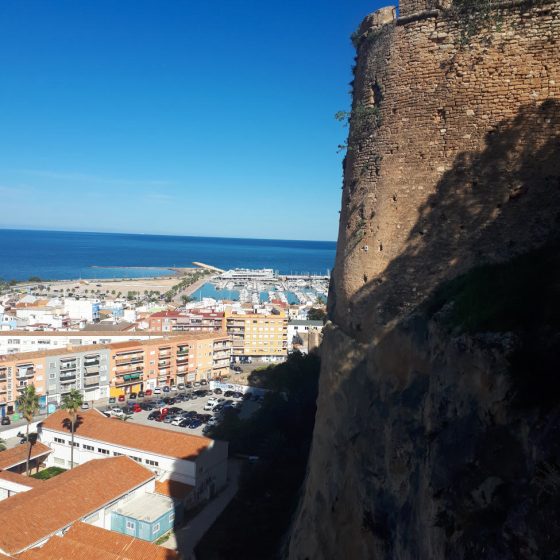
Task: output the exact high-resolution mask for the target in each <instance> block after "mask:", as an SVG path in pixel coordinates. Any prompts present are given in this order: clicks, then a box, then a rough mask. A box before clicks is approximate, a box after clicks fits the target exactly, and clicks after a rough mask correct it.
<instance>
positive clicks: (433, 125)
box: [330, 1, 560, 340]
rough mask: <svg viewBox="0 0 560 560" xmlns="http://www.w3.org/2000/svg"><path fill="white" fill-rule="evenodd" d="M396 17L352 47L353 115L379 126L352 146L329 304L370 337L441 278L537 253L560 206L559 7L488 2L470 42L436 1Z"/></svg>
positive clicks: (405, 7)
mask: <svg viewBox="0 0 560 560" xmlns="http://www.w3.org/2000/svg"><path fill="white" fill-rule="evenodd" d="M421 8H427V10H425V11H423V12H417V11H418V10H420V9H421ZM415 11H416V13H415ZM395 12H396V10H395V9H394V8H384V9H382V10H379V11H378V12H376V13H374V14H372V15H371V16H368V17H367V18H366V19H365V20H364V22H363V23H362V25H361V27H360V29H359V31H358V36H357V39H356V40H357V45H358V46H357V51H358V56H357V64H356V68H355V82H354V108H356V107H357V106H373V105H375V106H376V108H377V109H376V110H378V112H379V120H378V123H377V124H376V125H373V126H370V127H369V131H368V132H367V133H365V134H364V133H361V134H357V135H355V137H354V138H353V136H352V132H351V135H350V147H349V148H350V149H349V151H348V154H347V157H346V160H345V166H344V172H345V173H344V177H345V180H344V188H343V194H342V211H341V219H340V230H339V240H338V254H337V259H336V266H335V272H334V290H333V291H332V296H331V302H330V304H331V315H332V318H333V320H334V322H335V323H337V324H338V325H340V326H341V327H342V328H344V330H345V331H346V332H347V333H349V334H352V335H354V336H357V337H358V338H360V339H365V340H368V339H371V338H372V337H374V336H375V335H376V333H377V332H378V331H379V329H382V328H384V327H385V326H387V325H388V324H391V322H392V321H394V320H396V319H398V318H399V317H400V316H402V314H403V312H406V310H407V309H410V308H412V307H414V306H415V305H416V304H418V303H419V302H420V301H421V300H422V299H423V298H424V297H425V296H426V295H427V294H428V293H429V292H430V290H431V289H432V288H433V287H434V286H435V285H437V284H438V283H439V282H441V281H442V280H443V279H446V278H450V277H452V276H454V275H457V274H459V273H461V272H463V271H464V270H466V269H468V268H469V267H470V266H472V264H473V263H475V262H477V263H480V262H483V261H484V260H499V259H503V258H507V257H509V256H511V255H512V254H514V253H517V252H522V251H523V250H525V249H527V248H528V247H530V246H533V245H534V244H538V243H540V242H542V241H543V240H544V239H545V238H546V237H547V234H548V232H549V231H550V230H551V229H554V227H555V225H556V222H555V220H556V218H557V216H556V214H554V212H553V211H552V210H553V209H557V208H558V205H557V203H556V202H557V200H558V188H557V181H558V176H559V174H560V173H559V164H558V162H553V161H550V160H546V158H547V156H548V154H549V152H550V149H551V142H554V141H556V142H557V141H558V130H559V126H558V125H559V118H560V117H559V112H560V111H559V107H558V103H560V65H559V63H558V61H559V59H560V17H559V14H560V10H559V4H558V2H543V3H539V4H538V5H534V4H531V3H517V4H514V3H512V2H510V3H507V4H497V5H496V8H495V9H494V10H493V11H492V13H491V14H490V17H487V18H486V19H482V20H481V21H480V22H479V26H480V30H479V31H478V32H476V33H475V34H473V35H472V36H468V35H466V34H467V32H468V21H467V20H466V19H465V16H461V15H459V16H458V15H456V14H455V13H454V12H452V11H449V10H442V9H440V10H438V9H435V5H434V4H433V3H430V4H429V5H426V4H424V5H421V3H420V2H418V1H414V2H403V3H401V6H400V13H401V17H400V18H398V19H397V18H396V17H395ZM471 33H472V31H471ZM462 43H463V44H462ZM352 127H354V128H356V126H355V123H354V124H353V123H351V130H352ZM528 177H530V183H531V184H530V185H529V184H528V181H527V180H526V179H527V178H528ZM555 181H556V183H555ZM547 201H548V202H547ZM532 205H534V206H535V213H534V214H533V215H532V216H531V219H529V220H527V212H526V211H527V208H528V207H531V206H532ZM385 286H387V287H386V288H385Z"/></svg>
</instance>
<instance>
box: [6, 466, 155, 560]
mask: <svg viewBox="0 0 560 560" xmlns="http://www.w3.org/2000/svg"><path fill="white" fill-rule="evenodd" d="M153 478H154V475H153V473H152V472H150V471H149V470H148V469H145V468H144V467H142V466H140V465H138V464H137V463H136V462H134V461H133V460H132V459H129V458H128V457H113V458H110V459H94V460H92V461H88V462H87V463H84V464H83V465H80V466H78V467H76V468H74V469H72V470H70V471H67V472H65V473H62V474H60V475H58V476H56V477H54V478H51V479H49V480H45V481H43V483H42V484H41V485H40V486H37V488H34V489H33V490H29V491H28V492H21V493H19V494H17V495H15V496H12V497H10V498H8V499H6V500H2V501H1V502H0V519H1V520H2V530H1V531H0V551H2V552H5V553H8V554H15V553H18V552H21V551H22V550H24V549H26V548H28V547H30V546H32V545H34V544H35V543H37V542H38V541H40V540H42V539H44V538H47V537H49V536H50V535H52V534H53V533H55V532H57V531H60V530H62V529H64V528H65V527H67V526H68V525H71V524H72V523H74V522H76V521H79V520H81V519H82V518H83V517H85V516H87V515H89V514H92V513H94V512H95V511H97V510H98V509H100V508H102V507H103V506H105V505H106V504H108V503H110V502H112V501H114V500H116V499H117V498H119V497H120V496H123V495H124V494H127V493H128V492H130V491H131V490H133V489H134V488H136V487H138V486H140V485H141V484H143V483H145V482H148V481H149V480H150V479H153Z"/></svg>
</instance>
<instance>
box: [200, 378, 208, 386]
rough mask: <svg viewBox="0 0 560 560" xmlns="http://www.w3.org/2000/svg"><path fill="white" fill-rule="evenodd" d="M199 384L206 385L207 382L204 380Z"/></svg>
mask: <svg viewBox="0 0 560 560" xmlns="http://www.w3.org/2000/svg"><path fill="white" fill-rule="evenodd" d="M200 384H201V385H208V381H206V379H201V380H200Z"/></svg>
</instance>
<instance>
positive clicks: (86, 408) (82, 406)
mask: <svg viewBox="0 0 560 560" xmlns="http://www.w3.org/2000/svg"><path fill="white" fill-rule="evenodd" d="M80 408H81V409H82V410H88V409H89V403H88V402H86V401H84V402H83V403H82V405H81V406H80Z"/></svg>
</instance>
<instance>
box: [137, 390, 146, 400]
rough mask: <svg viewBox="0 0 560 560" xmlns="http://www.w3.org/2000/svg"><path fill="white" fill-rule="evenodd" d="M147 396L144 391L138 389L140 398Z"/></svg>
mask: <svg viewBox="0 0 560 560" xmlns="http://www.w3.org/2000/svg"><path fill="white" fill-rule="evenodd" d="M145 396H146V394H145V393H144V391H138V398H139V399H143V398H144V397H145Z"/></svg>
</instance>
